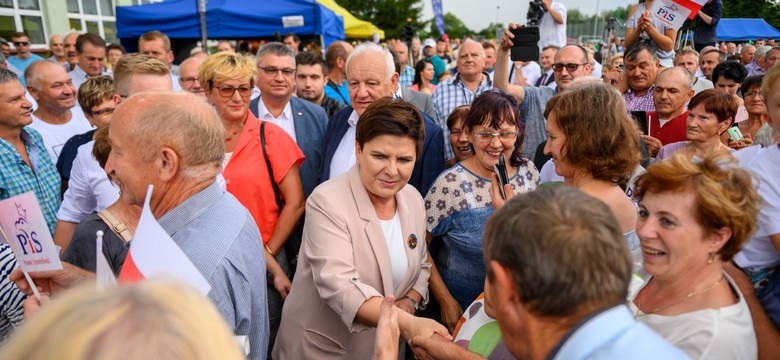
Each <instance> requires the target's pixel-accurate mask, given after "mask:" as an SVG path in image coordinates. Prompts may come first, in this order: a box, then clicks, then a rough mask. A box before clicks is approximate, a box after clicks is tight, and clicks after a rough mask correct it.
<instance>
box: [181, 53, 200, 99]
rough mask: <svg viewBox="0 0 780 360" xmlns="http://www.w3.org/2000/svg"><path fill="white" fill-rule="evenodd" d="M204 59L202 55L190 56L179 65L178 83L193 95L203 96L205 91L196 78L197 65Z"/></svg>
mask: <svg viewBox="0 0 780 360" xmlns="http://www.w3.org/2000/svg"><path fill="white" fill-rule="evenodd" d="M204 60H206V57H204V56H197V57H196V56H191V57H189V58H187V60H184V61H183V62H182V63H181V65H179V80H178V81H179V85H181V88H182V89H184V90H187V91H189V92H191V93H193V94H195V95H199V96H203V97H204V98H205V96H206V92H205V91H204V89H203V87H202V86H201V85H200V81H199V80H198V67H199V66H200V64H202V63H203V61H204Z"/></svg>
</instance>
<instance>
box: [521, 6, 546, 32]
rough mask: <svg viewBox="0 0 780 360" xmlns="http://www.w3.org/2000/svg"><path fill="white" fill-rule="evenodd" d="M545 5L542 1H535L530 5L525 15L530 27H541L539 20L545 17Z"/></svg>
mask: <svg viewBox="0 0 780 360" xmlns="http://www.w3.org/2000/svg"><path fill="white" fill-rule="evenodd" d="M544 13H545V10H544V5H542V0H533V1H530V2H529V3H528V13H527V14H526V15H525V17H526V19H528V26H539V20H541V19H542V15H544Z"/></svg>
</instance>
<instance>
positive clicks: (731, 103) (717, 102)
mask: <svg viewBox="0 0 780 360" xmlns="http://www.w3.org/2000/svg"><path fill="white" fill-rule="evenodd" d="M697 105H701V106H703V107H704V111H705V112H707V113H710V114H713V115H715V117H716V118H718V121H719V122H724V121H727V120H729V122H734V116H736V115H737V109H738V108H739V102H737V99H735V98H734V96H732V95H729V94H724V93H722V92H720V91H718V90H715V89H708V90H704V91H702V92H700V93H698V94H696V95H695V96H694V97H693V99H691V101H690V102H689V103H688V110H691V109H693V108H694V107H696V106H697Z"/></svg>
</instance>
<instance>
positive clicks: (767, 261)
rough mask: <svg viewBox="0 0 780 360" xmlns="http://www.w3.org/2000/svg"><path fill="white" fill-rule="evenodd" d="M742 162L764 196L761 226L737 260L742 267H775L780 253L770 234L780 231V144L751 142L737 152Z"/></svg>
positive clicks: (759, 218)
mask: <svg viewBox="0 0 780 360" xmlns="http://www.w3.org/2000/svg"><path fill="white" fill-rule="evenodd" d="M735 155H736V156H737V158H738V159H739V163H740V165H741V166H742V167H744V168H745V169H746V170H748V171H750V173H751V174H752V175H753V178H754V183H755V184H756V185H757V186H756V191H757V192H758V195H759V196H760V197H761V198H762V199H763V203H762V204H761V208H760V209H761V210H760V211H759V212H758V219H757V221H756V223H757V225H758V229H756V233H755V234H754V235H753V238H752V239H750V240H748V242H747V243H745V246H743V247H742V251H740V252H739V253H738V254H737V256H735V257H734V261H735V262H736V263H737V264H738V265H739V266H740V267H742V268H759V269H764V268H771V267H775V266H778V265H780V255H778V253H777V251H776V250H775V247H774V245H772V240H771V239H770V238H769V236H771V235H774V234H780V148H778V145H777V144H775V145H772V146H770V147H768V148H765V149H758V147H756V146H751V147H748V148H745V149H742V150H740V151H737V152H736V153H735Z"/></svg>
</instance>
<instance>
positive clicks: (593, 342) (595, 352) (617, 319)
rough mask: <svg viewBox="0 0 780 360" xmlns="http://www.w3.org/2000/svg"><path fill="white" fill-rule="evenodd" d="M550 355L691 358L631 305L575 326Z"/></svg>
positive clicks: (571, 359)
mask: <svg viewBox="0 0 780 360" xmlns="http://www.w3.org/2000/svg"><path fill="white" fill-rule="evenodd" d="M547 359H566V360H578V359H633V360H641V359H648V360H650V359H653V360H655V359H664V360H671V359H689V357H688V356H687V355H685V353H683V352H682V351H681V350H680V349H678V348H676V347H674V346H672V344H670V343H669V342H667V341H666V340H664V339H663V338H662V337H661V336H660V335H658V334H656V333H655V332H653V330H651V329H650V328H649V327H647V325H645V324H643V323H641V322H639V321H637V320H636V319H634V317H633V316H631V312H630V311H629V310H628V306H626V305H619V306H615V307H613V308H611V309H608V310H606V311H604V312H602V313H600V314H598V315H596V316H594V317H592V318H590V319H587V320H586V321H585V322H584V323H582V324H579V325H577V326H575V327H574V329H572V331H571V332H569V333H568V334H567V335H566V336H565V337H564V338H563V340H562V342H561V343H559V344H558V345H557V346H556V348H555V349H553V351H551V352H550V353H549V354H548V355H547Z"/></svg>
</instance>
